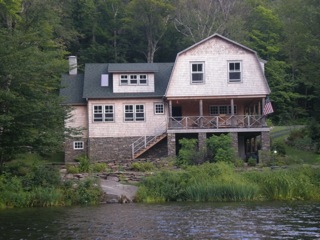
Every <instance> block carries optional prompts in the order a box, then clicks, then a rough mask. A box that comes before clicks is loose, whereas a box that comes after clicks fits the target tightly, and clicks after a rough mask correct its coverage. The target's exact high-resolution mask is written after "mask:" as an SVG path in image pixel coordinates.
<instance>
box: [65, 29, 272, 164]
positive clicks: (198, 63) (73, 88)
mask: <svg viewBox="0 0 320 240" xmlns="http://www.w3.org/2000/svg"><path fill="white" fill-rule="evenodd" d="M69 63H70V66H71V68H70V72H69V74H65V75H63V77H62V85H63V86H64V88H63V89H61V92H60V94H61V96H62V97H64V103H65V104H68V105H71V106H72V109H73V110H72V118H71V119H69V120H68V121H67V122H66V124H67V126H71V127H82V128H83V132H82V136H77V137H76V138H74V139H69V140H66V142H65V160H66V161H67V162H68V161H73V160H74V158H75V157H76V156H78V155H80V154H87V155H88V156H89V158H90V159H91V160H96V161H115V160H118V159H134V158H139V157H141V156H143V157H148V156H162V157H163V156H175V155H176V154H177V152H178V149H179V139H181V138H197V139H198V145H199V148H201V147H203V146H204V144H205V139H206V138H208V137H210V136H212V135H213V134H221V133H230V134H231V136H232V138H233V143H234V144H233V145H234V148H235V149H236V151H237V152H238V154H239V157H241V158H243V159H244V158H245V157H246V155H248V154H249V153H252V152H257V151H258V150H259V149H262V150H268V149H269V147H270V139H269V131H270V129H269V128H268V127H267V126H266V124H265V116H264V114H263V106H264V105H265V100H266V97H267V95H269V93H270V89H269V86H268V83H267V80H266V78H265V76H264V64H265V61H263V60H261V59H259V58H258V56H257V53H256V52H255V51H253V50H251V49H249V48H247V47H245V46H243V45H241V44H239V43H237V42H234V41H232V40H230V39H228V38H225V37H223V36H221V35H219V34H214V35H212V36H210V37H208V38H206V39H204V40H202V41H201V42H199V43H196V44H194V45H193V46H191V47H189V48H187V49H185V50H183V51H182V52H180V53H178V54H177V57H176V61H175V62H174V63H119V64H118V63H109V64H108V63H105V64H100V63H99V64H95V63H90V64H86V65H85V69H84V73H81V74H78V73H77V69H76V59H75V57H70V59H69ZM72 66H73V67H72ZM258 142H259V145H258Z"/></svg>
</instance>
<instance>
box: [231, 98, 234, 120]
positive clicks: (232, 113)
mask: <svg viewBox="0 0 320 240" xmlns="http://www.w3.org/2000/svg"><path fill="white" fill-rule="evenodd" d="M231 115H232V116H233V115H234V100H233V98H231Z"/></svg>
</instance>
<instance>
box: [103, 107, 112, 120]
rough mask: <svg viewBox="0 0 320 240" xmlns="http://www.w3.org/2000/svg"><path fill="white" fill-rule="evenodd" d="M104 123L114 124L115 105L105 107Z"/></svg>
mask: <svg viewBox="0 0 320 240" xmlns="http://www.w3.org/2000/svg"><path fill="white" fill-rule="evenodd" d="M104 121H105V122H113V121H114V111H113V105H105V106H104Z"/></svg>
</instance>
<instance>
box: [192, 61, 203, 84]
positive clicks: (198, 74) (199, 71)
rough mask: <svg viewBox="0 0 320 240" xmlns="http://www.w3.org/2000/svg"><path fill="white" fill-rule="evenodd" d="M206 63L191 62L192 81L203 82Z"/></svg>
mask: <svg viewBox="0 0 320 240" xmlns="http://www.w3.org/2000/svg"><path fill="white" fill-rule="evenodd" d="M203 76H204V64H203V63H191V82H192V83H203V79H204V77H203Z"/></svg>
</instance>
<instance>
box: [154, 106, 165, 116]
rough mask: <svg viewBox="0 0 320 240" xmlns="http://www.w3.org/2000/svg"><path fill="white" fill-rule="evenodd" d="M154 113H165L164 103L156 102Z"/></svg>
mask: <svg viewBox="0 0 320 240" xmlns="http://www.w3.org/2000/svg"><path fill="white" fill-rule="evenodd" d="M154 114H164V104H163V103H155V104H154Z"/></svg>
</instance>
